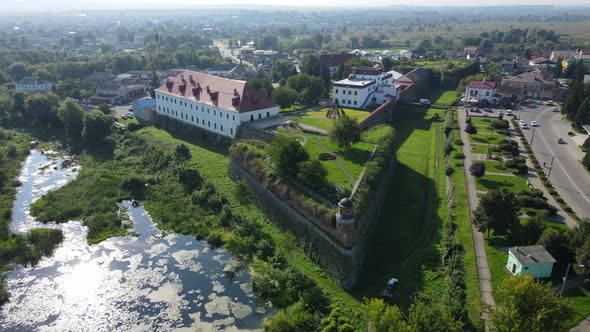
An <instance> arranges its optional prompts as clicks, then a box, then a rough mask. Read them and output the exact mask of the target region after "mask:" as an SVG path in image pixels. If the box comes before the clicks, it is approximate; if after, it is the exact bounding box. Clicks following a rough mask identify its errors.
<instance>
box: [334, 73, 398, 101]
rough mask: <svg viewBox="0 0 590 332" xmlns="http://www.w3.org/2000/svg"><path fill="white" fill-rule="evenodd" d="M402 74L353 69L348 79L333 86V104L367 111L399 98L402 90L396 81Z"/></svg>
mask: <svg viewBox="0 0 590 332" xmlns="http://www.w3.org/2000/svg"><path fill="white" fill-rule="evenodd" d="M401 76H402V74H400V73H398V72H395V71H389V72H383V68H381V67H379V66H375V67H352V68H351V74H350V76H349V77H348V78H345V79H343V80H340V81H337V82H334V83H333V84H332V102H334V103H335V104H338V105H340V106H343V107H352V108H362V109H365V108H367V107H369V106H371V105H375V104H376V105H380V104H383V103H385V102H386V101H388V100H390V99H393V98H399V92H400V88H399V86H396V85H395V80H396V79H398V78H399V77H401Z"/></svg>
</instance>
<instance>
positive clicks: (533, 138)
mask: <svg viewBox="0 0 590 332" xmlns="http://www.w3.org/2000/svg"><path fill="white" fill-rule="evenodd" d="M536 129H537V128H534V127H533V137H532V138H531V147H532V146H533V141H534V140H535V130H536Z"/></svg>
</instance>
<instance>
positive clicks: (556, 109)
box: [551, 107, 559, 112]
mask: <svg viewBox="0 0 590 332" xmlns="http://www.w3.org/2000/svg"><path fill="white" fill-rule="evenodd" d="M551 111H552V112H559V109H558V108H557V107H556V108H554V109H553V110H551Z"/></svg>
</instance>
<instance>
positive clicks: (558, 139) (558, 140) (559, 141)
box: [557, 137, 565, 144]
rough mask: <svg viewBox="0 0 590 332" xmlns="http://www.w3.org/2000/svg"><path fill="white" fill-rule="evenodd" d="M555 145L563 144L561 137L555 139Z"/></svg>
mask: <svg viewBox="0 0 590 332" xmlns="http://www.w3.org/2000/svg"><path fill="white" fill-rule="evenodd" d="M557 143H559V144H563V143H565V141H564V140H563V138H561V137H558V138H557Z"/></svg>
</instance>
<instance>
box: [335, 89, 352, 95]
mask: <svg viewBox="0 0 590 332" xmlns="http://www.w3.org/2000/svg"><path fill="white" fill-rule="evenodd" d="M334 93H338V89H335V90H334ZM342 93H343V94H346V90H342ZM348 94H349V95H350V94H352V90H348ZM354 95H355V96H356V95H357V91H355V92H354Z"/></svg>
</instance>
